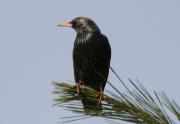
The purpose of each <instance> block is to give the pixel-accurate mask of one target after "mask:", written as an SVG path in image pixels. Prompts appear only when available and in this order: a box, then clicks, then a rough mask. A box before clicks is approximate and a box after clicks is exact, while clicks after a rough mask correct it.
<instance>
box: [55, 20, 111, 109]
mask: <svg viewBox="0 0 180 124" xmlns="http://www.w3.org/2000/svg"><path fill="white" fill-rule="evenodd" d="M58 26H63V27H72V28H73V29H74V30H75V31H76V38H75V41H74V48H73V67H74V78H75V82H76V90H77V93H78V94H79V93H80V92H81V89H82V87H84V86H88V87H90V88H92V89H94V90H95V91H96V92H97V97H98V99H99V100H98V104H99V105H101V101H102V100H103V99H104V95H103V92H104V88H105V85H106V82H107V79H108V75H109V67H110V61H111V46H110V43H109V41H108V38H107V37H106V36H105V35H104V34H102V33H101V30H100V29H99V27H98V26H97V24H96V23H95V22H94V21H93V20H92V19H90V18H88V17H77V18H75V19H73V20H72V21H70V22H64V23H61V24H59V25H58ZM82 102H83V105H84V108H86V107H88V106H96V105H97V103H95V102H92V101H91V100H90V99H88V98H86V99H85V98H84V99H83V100H82Z"/></svg>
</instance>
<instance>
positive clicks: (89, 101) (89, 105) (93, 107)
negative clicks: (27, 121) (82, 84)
mask: <svg viewBox="0 0 180 124" xmlns="http://www.w3.org/2000/svg"><path fill="white" fill-rule="evenodd" d="M81 101H82V104H83V107H84V111H85V112H91V111H92V112H93V111H99V112H101V111H102V104H101V103H99V99H98V98H97V97H94V96H91V97H89V96H87V95H86V94H82V99H81Z"/></svg>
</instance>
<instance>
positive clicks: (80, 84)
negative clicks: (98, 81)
mask: <svg viewBox="0 0 180 124" xmlns="http://www.w3.org/2000/svg"><path fill="white" fill-rule="evenodd" d="M82 88H84V84H83V83H82V82H81V81H79V82H78V83H76V91H77V93H78V94H79V93H80V91H81V89H82Z"/></svg>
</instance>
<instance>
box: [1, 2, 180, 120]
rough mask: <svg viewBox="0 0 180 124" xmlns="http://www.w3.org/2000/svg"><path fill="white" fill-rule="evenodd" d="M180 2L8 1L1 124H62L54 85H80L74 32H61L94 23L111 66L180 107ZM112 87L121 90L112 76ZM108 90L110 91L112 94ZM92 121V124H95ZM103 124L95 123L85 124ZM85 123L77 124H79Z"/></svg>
mask: <svg viewBox="0 0 180 124" xmlns="http://www.w3.org/2000/svg"><path fill="white" fill-rule="evenodd" d="M179 5H180V1H179V0H171V1H168V0H158V1H157V0H151V1H144V0H116V1H115V0H114V1H110V0H106V1H102V0H99V1H97V0H91V1H90V0H87V1H84V0H76V1H75V0H74V1H72V0H71V1H70V0H53V1H52V0H31V1H28V0H14V1H10V0H1V1H0V15H1V20H0V33H1V37H0V75H1V76H0V84H1V87H0V98H1V100H0V101H1V103H0V110H1V111H0V115H1V119H0V123H1V124H12V123H13V124H50V123H51V124H56V123H57V122H59V121H61V119H59V118H60V117H64V116H69V115H71V114H72V113H71V112H69V111H65V110H62V108H58V107H52V104H53V102H52V99H53V98H55V96H54V95H52V94H51V92H52V90H53V86H52V85H51V81H73V80H74V77H73V67H72V48H73V42H74V39H75V36H76V33H75V31H73V30H72V29H68V28H59V27H57V24H58V23H60V22H63V21H70V20H72V19H73V18H75V17H78V16H87V17H90V18H92V19H93V20H94V21H95V22H96V23H97V25H98V26H99V27H100V29H101V31H102V32H103V33H104V34H105V35H106V36H107V37H108V39H109V41H110V44H111V47H112V61H111V66H112V67H114V69H115V70H116V71H117V73H118V74H119V75H120V76H121V77H122V78H123V79H124V80H127V78H132V79H135V78H139V79H140V80H141V82H143V84H144V85H145V87H146V88H147V89H148V90H149V91H150V92H152V91H153V90H156V91H165V92H166V93H167V94H168V96H169V97H170V98H172V99H175V100H176V101H177V102H178V103H180V95H178V92H179V87H180V83H179V82H180V78H179V76H180V65H179V63H180V56H179V53H180V35H179V34H180V23H179V22H180V16H179V12H180V7H179ZM109 80H110V81H111V82H114V85H116V86H117V87H119V89H120V90H121V88H122V87H121V86H120V85H119V84H118V83H116V81H117V80H115V78H114V76H113V75H112V73H110V76H109ZM106 88H107V89H108V87H106ZM90 120H91V121H90ZM97 121H98V122H101V123H102V122H104V120H102V119H99V118H93V119H92V118H91V119H87V120H83V121H82V122H84V123H85V122H86V123H87V124H88V123H93V122H97ZM76 123H77V124H78V123H79V122H74V123H73V124H76Z"/></svg>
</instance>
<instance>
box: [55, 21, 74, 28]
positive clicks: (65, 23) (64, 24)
mask: <svg viewBox="0 0 180 124" xmlns="http://www.w3.org/2000/svg"><path fill="white" fill-rule="evenodd" d="M58 26H60V27H72V24H71V23H70V22H64V23H61V24H58Z"/></svg>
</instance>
